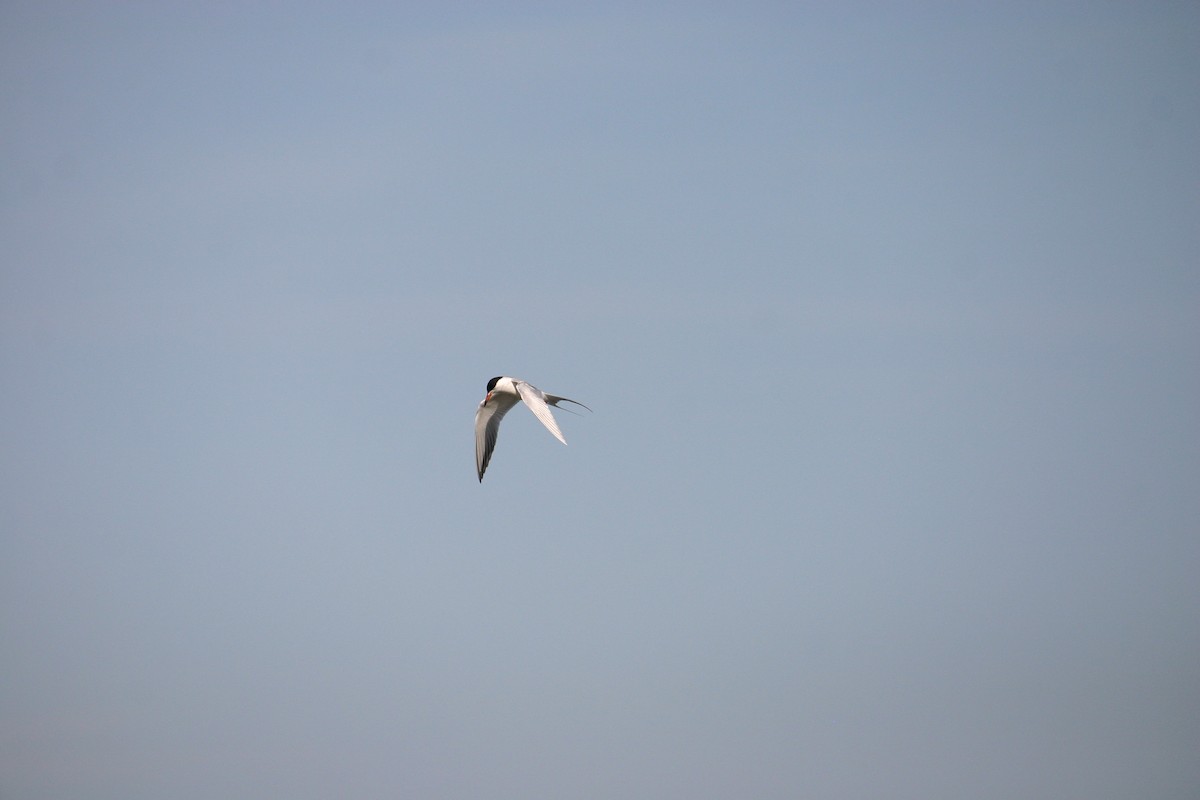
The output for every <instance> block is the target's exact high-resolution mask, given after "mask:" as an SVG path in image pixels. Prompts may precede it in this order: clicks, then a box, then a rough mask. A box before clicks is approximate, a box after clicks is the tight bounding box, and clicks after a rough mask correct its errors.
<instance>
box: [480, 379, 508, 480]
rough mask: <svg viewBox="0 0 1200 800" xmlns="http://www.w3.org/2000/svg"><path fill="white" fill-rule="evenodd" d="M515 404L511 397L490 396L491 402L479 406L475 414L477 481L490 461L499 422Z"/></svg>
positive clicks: (498, 430)
mask: <svg viewBox="0 0 1200 800" xmlns="http://www.w3.org/2000/svg"><path fill="white" fill-rule="evenodd" d="M516 404H517V399H516V398H515V397H512V396H511V395H508V396H506V395H492V402H490V403H487V404H486V405H485V404H484V403H480V404H479V410H478V411H476V412H475V471H476V472H478V473H479V480H480V481H482V480H483V473H484V471H485V470H486V469H487V466H488V462H489V461H491V460H492V451H493V450H495V449H496V434H498V433H499V432H500V420H502V419H504V415H505V414H507V413H508V410H509V409H510V408H512V407H513V406H515V405H516Z"/></svg>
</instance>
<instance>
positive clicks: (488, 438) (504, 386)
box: [475, 375, 591, 483]
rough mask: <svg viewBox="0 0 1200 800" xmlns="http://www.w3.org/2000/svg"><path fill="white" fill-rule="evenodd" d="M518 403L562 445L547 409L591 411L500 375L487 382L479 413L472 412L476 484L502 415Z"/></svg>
mask: <svg viewBox="0 0 1200 800" xmlns="http://www.w3.org/2000/svg"><path fill="white" fill-rule="evenodd" d="M518 401H522V402H524V403H525V405H527V406H529V410H530V411H532V412H533V415H534V416H535V417H537V418H538V419H539V420H540V421H541V423H542V424H543V425H545V426H546V430H548V431H550V432H551V433H552V434H554V438H555V439H558V440H559V441H560V442H562V443H563V444H566V443H567V440H566V439H564V438H563V435H562V431H560V430H559V429H558V423H556V422H555V421H554V415H553V414H551V413H550V406H555V407H557V406H558V404H559V403H563V402H567V403H574V404H575V405H577V406H583V407H584V408H587V410H588V411H591V409H590V408H588V407H587V406H585V405H583V403H580V402H578V401H576V400H572V399H571V398H569V397H558V396H556V395H552V394H546V393H545V392H543V391H542V390H541V389H539V388H537V387H536V386H534V385H533V384H532V383H526V382H525V381H523V380H519V379H517V378H508V377H505V376H503V375H501V376H499V377H496V378H492V379H491V380H490V381H488V385H487V395H486V396H485V397H484V398H483V402H481V403H480V404H479V410H478V411H476V412H475V469H476V470H477V471H478V472H479V482H480V483H483V473H484V472H485V471H486V470H487V466H488V462H489V461H491V460H492V451H493V450H495V449H496V434H497V433H499V432H500V420H502V419H504V415H505V414H507V413H508V412H509V410H511V409H512V407H513V406H515V405H516V404H517V402H518Z"/></svg>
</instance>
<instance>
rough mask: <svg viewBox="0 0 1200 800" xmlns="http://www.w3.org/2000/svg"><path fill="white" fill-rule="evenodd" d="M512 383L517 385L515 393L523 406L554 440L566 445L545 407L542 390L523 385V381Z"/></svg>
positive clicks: (526, 384)
mask: <svg viewBox="0 0 1200 800" xmlns="http://www.w3.org/2000/svg"><path fill="white" fill-rule="evenodd" d="M514 383H516V385H517V393H518V394H520V395H521V399H522V400H523V401H525V405H527V406H529V410H530V411H532V412H533V415H534V416H535V417H537V418H538V419H539V420H540V421H541V423H542V424H543V425H545V426H546V430H548V431H550V432H551V433H553V434H554V438H555V439H558V440H559V441H560V442H562V443H563V444H566V443H567V440H566V439H564V438H563V435H562V431H560V430H559V429H558V423H557V422H555V421H554V415H553V414H551V413H550V406H548V405H546V400H545V397H546V396H545V395H544V394H542V390H541V389H539V388H537V387H536V386H531V385H529V384H528V383H525V381H514Z"/></svg>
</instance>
